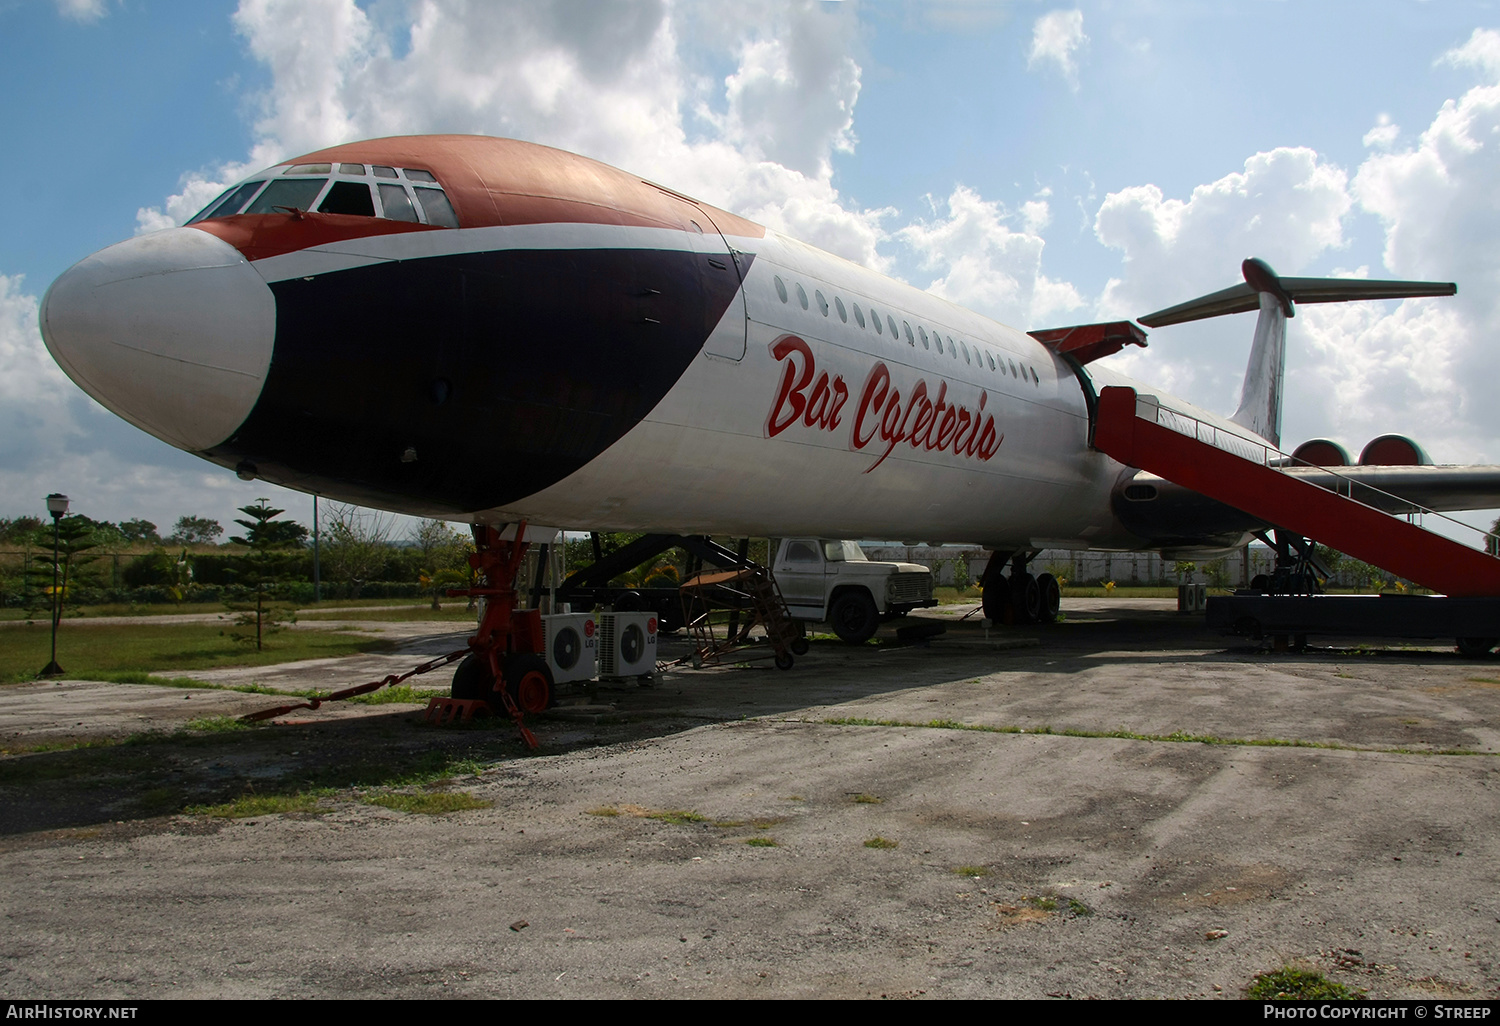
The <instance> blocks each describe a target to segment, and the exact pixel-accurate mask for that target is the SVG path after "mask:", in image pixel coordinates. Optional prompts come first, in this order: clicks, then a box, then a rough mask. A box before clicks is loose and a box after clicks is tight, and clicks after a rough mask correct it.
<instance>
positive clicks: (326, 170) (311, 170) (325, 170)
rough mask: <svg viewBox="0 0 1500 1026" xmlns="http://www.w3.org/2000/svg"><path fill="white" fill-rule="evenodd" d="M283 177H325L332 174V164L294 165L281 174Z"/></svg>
mask: <svg viewBox="0 0 1500 1026" xmlns="http://www.w3.org/2000/svg"><path fill="white" fill-rule="evenodd" d="M281 173H282V174H284V175H326V174H332V173H333V165H332V164H296V165H294V166H292V167H289V168H287V169H286V170H285V171H283V172H281Z"/></svg>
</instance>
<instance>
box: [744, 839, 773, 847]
mask: <svg viewBox="0 0 1500 1026" xmlns="http://www.w3.org/2000/svg"><path fill="white" fill-rule="evenodd" d="M745 843H746V844H748V845H749V846H750V847H752V848H779V847H781V845H779V844H777V843H776V839H775V838H774V837H747V838H746V839H745Z"/></svg>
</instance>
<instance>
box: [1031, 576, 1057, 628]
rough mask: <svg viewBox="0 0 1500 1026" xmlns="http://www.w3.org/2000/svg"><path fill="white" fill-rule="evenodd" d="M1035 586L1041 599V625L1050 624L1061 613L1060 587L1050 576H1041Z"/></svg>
mask: <svg viewBox="0 0 1500 1026" xmlns="http://www.w3.org/2000/svg"><path fill="white" fill-rule="evenodd" d="M1036 586H1037V590H1038V591H1040V592H1041V598H1042V616H1041V620H1042V623H1052V622H1054V621H1055V620H1056V619H1057V614H1058V613H1059V612H1061V611H1062V585H1060V584H1058V583H1057V578H1056V577H1053V576H1052V575H1051V574H1041V575H1039V576H1038V577H1037V579H1036Z"/></svg>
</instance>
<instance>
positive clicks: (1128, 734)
mask: <svg viewBox="0 0 1500 1026" xmlns="http://www.w3.org/2000/svg"><path fill="white" fill-rule="evenodd" d="M805 722H813V723H826V724H828V725H830V726H834V727H905V728H911V727H927V728H929V729H932V730H977V731H980V732H981V733H986V734H1045V735H1050V736H1053V737H1082V738H1117V739H1120V740H1124V741H1168V742H1173V743H1177V744H1200V745H1231V746H1243V747H1248V748H1324V749H1329V750H1332V751H1339V752H1381V753H1384V754H1388V755H1487V756H1490V757H1491V758H1495V757H1497V756H1500V752H1482V751H1477V750H1475V749H1473V748H1407V747H1404V746H1402V747H1392V748H1377V747H1374V746H1365V745H1346V744H1340V743H1339V742H1337V741H1303V740H1301V739H1299V738H1280V737H1218V736H1216V735H1213V734H1189V733H1188V732H1187V731H1184V730H1176V731H1173V732H1172V733H1170V734H1141V733H1137V732H1136V731H1133V730H1072V729H1068V730H1054V729H1053V728H1052V727H1050V726H1042V727H1012V726H999V727H992V726H989V725H986V724H982V723H963V722H960V721H958V720H927V721H926V722H924V723H917V722H914V721H911V720H875V719H868V718H865V717H853V716H845V717H834V718H830V719H825V720H811V721H805Z"/></svg>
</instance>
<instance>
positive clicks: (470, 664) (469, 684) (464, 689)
mask: <svg viewBox="0 0 1500 1026" xmlns="http://www.w3.org/2000/svg"><path fill="white" fill-rule="evenodd" d="M494 691H495V678H494V677H493V676H492V675H491V674H490V667H489V660H488V659H481V658H479V656H477V655H475V654H474V653H473V652H470V653H469V654H468V655H466V656H464V659H463V662H461V663H459V664H458V669H457V670H454V671H453V690H452V691H451V692H449V693H450V694H451V695H452V696H453V697H454V698H457V699H469V700H473V699H481V700H484V701H488V700H489V697H490V695H492V694H493V693H494Z"/></svg>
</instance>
